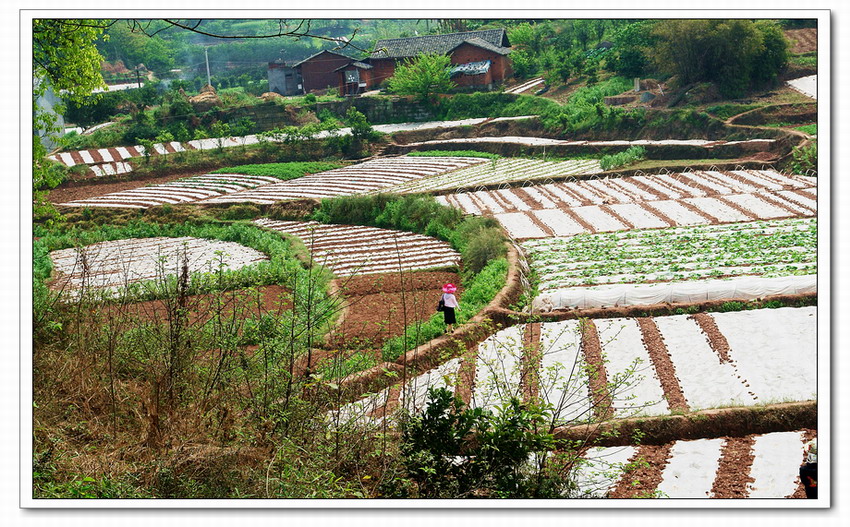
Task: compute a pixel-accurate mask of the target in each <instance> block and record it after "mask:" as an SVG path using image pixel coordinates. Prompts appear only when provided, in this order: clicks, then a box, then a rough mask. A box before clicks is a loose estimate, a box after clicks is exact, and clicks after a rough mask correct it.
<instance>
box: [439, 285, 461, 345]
mask: <svg viewBox="0 0 850 527" xmlns="http://www.w3.org/2000/svg"><path fill="white" fill-rule="evenodd" d="M455 291H457V287H455V286H454V284H446V285H444V286H443V298H442V301H443V321H444V322H445V323H446V333H452V332H454V330H455V324H457V319H456V318H455V308H456V307H457V305H458V304H457V298H455V295H454V293H455Z"/></svg>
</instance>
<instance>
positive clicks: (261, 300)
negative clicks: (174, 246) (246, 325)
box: [105, 285, 291, 325]
mask: <svg viewBox="0 0 850 527" xmlns="http://www.w3.org/2000/svg"><path fill="white" fill-rule="evenodd" d="M221 296H222V298H223V299H224V305H223V306H222V308H221V313H222V316H224V317H231V316H233V315H234V312H235V313H236V316H237V317H238V318H249V317H254V316H260V315H262V314H265V313H270V314H274V313H281V312H282V311H287V310H289V308H290V306H291V299H290V293H289V292H288V291H287V290H286V289H284V288H283V287H280V286H278V285H267V286H262V287H258V288H256V291H251V290H245V289H239V290H235V291H227V292H224V293H221ZM213 301H214V297H213V295H210V294H203V295H191V296H189V297H187V298H186V307H187V309H188V313H189V320H188V323H189V324H190V325H202V324H205V323H206V322H208V321H209V320H210V319H211V318H212V317H213V316H214V315H215V314H216V311H217V309H218V308H217V307H216V306H215V305H214V304H213ZM172 302H174V300H172ZM105 309H106V310H107V313H110V314H112V315H114V316H126V317H128V318H129V319H142V320H146V321H165V320H166V319H167V314H168V306H167V305H166V301H165V300H148V301H145V302H136V303H133V304H128V305H126V306H119V305H114V304H110V305H108V307H106V308H105ZM122 311H123V314H121V312H122Z"/></svg>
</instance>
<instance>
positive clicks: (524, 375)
mask: <svg viewBox="0 0 850 527" xmlns="http://www.w3.org/2000/svg"><path fill="white" fill-rule="evenodd" d="M522 348H523V354H522V357H520V361H521V363H522V364H521V373H520V379H519V383H520V390H521V393H522V394H523V398H524V399H525V400H526V401H531V400H534V399H535V398H537V394H538V391H539V388H540V385H539V380H540V379H539V377H538V375H537V372H538V371H540V360H541V355H540V322H532V323H531V324H526V325H525V328H524V329H523V332H522Z"/></svg>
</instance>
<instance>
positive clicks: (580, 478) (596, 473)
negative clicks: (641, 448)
mask: <svg viewBox="0 0 850 527" xmlns="http://www.w3.org/2000/svg"><path fill="white" fill-rule="evenodd" d="M635 452H637V448H635V447H633V446H615V447H594V448H591V449H589V450H588V451H587V453H586V454H585V455H584V456H583V457H582V459H581V461H580V462H579V463H578V464H577V467H576V468H575V470H574V472H573V474H572V477H573V481H574V482H575V483H576V486H577V487H578V491H579V494H581V495H585V496H589V497H600V498H602V497H605V495H606V494H607V493H608V492H609V491H611V490H612V489H613V488H614V487H615V486H616V485H617V482H618V481H619V480H620V479H621V478H622V476H623V472H624V471H625V469H626V468H627V466H628V462H629V459H630V458H631V457H632V456H634V455H635Z"/></svg>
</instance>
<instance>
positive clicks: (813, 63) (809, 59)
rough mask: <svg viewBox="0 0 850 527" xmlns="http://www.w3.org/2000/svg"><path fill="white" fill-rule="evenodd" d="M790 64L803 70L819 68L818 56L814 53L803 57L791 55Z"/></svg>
mask: <svg viewBox="0 0 850 527" xmlns="http://www.w3.org/2000/svg"><path fill="white" fill-rule="evenodd" d="M788 62H789V63H790V64H793V65H794V66H800V67H802V68H817V67H818V54H817V52H814V53H806V54H803V55H791V57H790V58H789V59H788Z"/></svg>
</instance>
